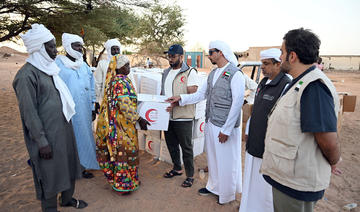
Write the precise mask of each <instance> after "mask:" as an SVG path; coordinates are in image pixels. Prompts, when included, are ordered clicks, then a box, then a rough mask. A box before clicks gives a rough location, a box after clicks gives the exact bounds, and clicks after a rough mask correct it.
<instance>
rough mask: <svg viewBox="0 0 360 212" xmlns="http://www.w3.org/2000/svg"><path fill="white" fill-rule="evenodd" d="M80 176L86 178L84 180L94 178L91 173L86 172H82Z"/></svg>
mask: <svg viewBox="0 0 360 212" xmlns="http://www.w3.org/2000/svg"><path fill="white" fill-rule="evenodd" d="M82 176H83V178H86V179H90V178H93V177H94V175H93V174H92V173H90V172H88V171H86V170H85V171H83V172H82Z"/></svg>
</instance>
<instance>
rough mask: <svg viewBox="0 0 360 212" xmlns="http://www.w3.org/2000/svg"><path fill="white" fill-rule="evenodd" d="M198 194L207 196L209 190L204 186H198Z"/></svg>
mask: <svg viewBox="0 0 360 212" xmlns="http://www.w3.org/2000/svg"><path fill="white" fill-rule="evenodd" d="M199 194H200V195H201V196H207V195H209V194H211V192H210V191H209V190H207V189H206V188H200V189H199Z"/></svg>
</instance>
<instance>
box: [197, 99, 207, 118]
mask: <svg viewBox="0 0 360 212" xmlns="http://www.w3.org/2000/svg"><path fill="white" fill-rule="evenodd" d="M205 110H206V100H203V101H201V102H199V103H197V104H195V119H199V118H202V117H205Z"/></svg>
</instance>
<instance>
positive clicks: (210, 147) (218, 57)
mask: <svg viewBox="0 0 360 212" xmlns="http://www.w3.org/2000/svg"><path fill="white" fill-rule="evenodd" d="M209 59H210V61H211V62H212V63H213V64H214V65H217V68H216V69H214V70H212V71H211V73H210V74H209V77H208V80H207V82H206V83H204V84H203V85H202V86H201V88H200V89H199V90H198V91H197V92H196V93H194V94H182V95H180V96H177V97H171V98H169V99H168V101H169V102H171V103H172V106H175V105H178V104H179V105H181V106H183V105H187V104H194V103H197V102H199V101H201V100H204V99H206V100H207V102H206V105H207V106H206V115H205V117H206V124H205V141H206V145H205V146H206V154H207V160H208V166H209V178H208V182H207V185H206V187H205V188H201V189H200V190H199V194H200V195H208V194H211V193H212V194H215V195H218V196H219V200H218V203H219V204H225V203H228V202H230V201H233V200H235V195H236V193H240V192H241V181H242V180H241V140H240V138H241V130H240V128H239V126H240V122H241V117H240V112H241V107H242V104H243V102H244V90H245V82H244V77H243V73H242V72H241V71H240V70H239V69H238V68H237V67H236V66H237V60H236V58H235V56H234V54H233V52H232V51H231V49H230V47H229V46H228V45H227V44H226V43H224V42H222V41H213V42H210V45H209Z"/></svg>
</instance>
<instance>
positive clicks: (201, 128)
mask: <svg viewBox="0 0 360 212" xmlns="http://www.w3.org/2000/svg"><path fill="white" fill-rule="evenodd" d="M204 124H205V123H204V122H201V124H200V127H199V128H200V132H204Z"/></svg>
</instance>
